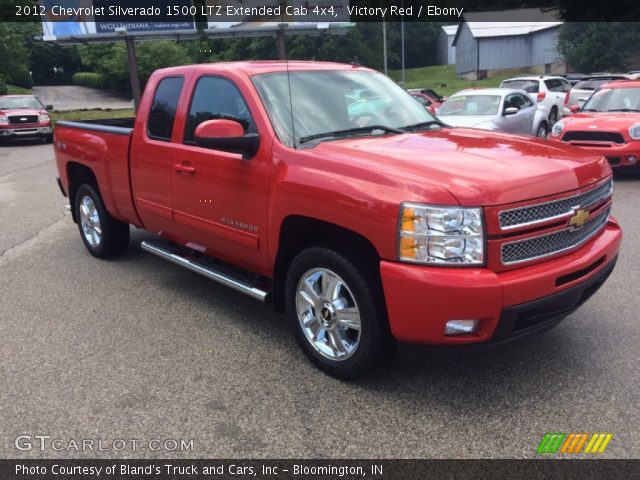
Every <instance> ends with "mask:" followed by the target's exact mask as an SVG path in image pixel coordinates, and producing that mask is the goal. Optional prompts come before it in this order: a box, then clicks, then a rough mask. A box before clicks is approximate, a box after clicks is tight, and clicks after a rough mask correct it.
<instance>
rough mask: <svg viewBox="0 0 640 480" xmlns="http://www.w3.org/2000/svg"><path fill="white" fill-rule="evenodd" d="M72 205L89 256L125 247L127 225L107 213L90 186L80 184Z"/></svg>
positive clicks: (112, 253)
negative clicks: (73, 205)
mask: <svg viewBox="0 0 640 480" xmlns="http://www.w3.org/2000/svg"><path fill="white" fill-rule="evenodd" d="M75 208H76V218H77V220H78V228H79V230H80V237H81V238H82V241H83V243H84V245H85V247H87V250H89V253H91V255H93V256H94V257H98V258H107V257H111V256H115V255H118V254H120V253H122V252H124V251H125V250H126V248H127V246H128V245H129V224H127V223H124V222H121V221H119V220H116V219H115V218H112V217H111V216H110V215H109V212H107V210H106V209H105V207H104V204H103V203H102V199H101V198H100V194H99V193H98V192H97V191H96V190H95V189H94V187H93V186H92V185H88V184H83V185H81V186H80V187H79V188H78V191H77V193H76V198H75Z"/></svg>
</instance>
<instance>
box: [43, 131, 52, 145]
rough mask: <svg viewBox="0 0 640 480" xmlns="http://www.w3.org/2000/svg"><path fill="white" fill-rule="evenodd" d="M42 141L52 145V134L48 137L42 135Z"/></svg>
mask: <svg viewBox="0 0 640 480" xmlns="http://www.w3.org/2000/svg"><path fill="white" fill-rule="evenodd" d="M42 139H43V140H44V143H53V133H50V134H49V135H44V136H43V137H42Z"/></svg>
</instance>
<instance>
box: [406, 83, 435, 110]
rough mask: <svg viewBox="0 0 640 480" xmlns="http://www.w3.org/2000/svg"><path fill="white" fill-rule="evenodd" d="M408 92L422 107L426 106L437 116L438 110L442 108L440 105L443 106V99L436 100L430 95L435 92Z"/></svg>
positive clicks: (411, 90)
mask: <svg viewBox="0 0 640 480" xmlns="http://www.w3.org/2000/svg"><path fill="white" fill-rule="evenodd" d="M407 91H408V92H409V93H410V94H411V96H412V97H413V98H415V99H416V100H417V101H418V102H419V103H420V104H421V105H424V107H425V108H426V109H427V110H429V112H431V113H433V114H435V113H436V110H437V109H438V108H440V105H442V102H443V100H441V99H442V97H439V98H436V97H434V96H432V95H431V94H430V93H428V92H433V90H428V89H423V88H410V89H409V90H407Z"/></svg>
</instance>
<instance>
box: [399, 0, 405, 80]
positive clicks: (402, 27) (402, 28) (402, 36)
mask: <svg viewBox="0 0 640 480" xmlns="http://www.w3.org/2000/svg"><path fill="white" fill-rule="evenodd" d="M402 4H403V5H404V2H402ZM400 42H401V43H402V86H403V87H404V85H405V81H406V78H405V73H404V20H401V21H400Z"/></svg>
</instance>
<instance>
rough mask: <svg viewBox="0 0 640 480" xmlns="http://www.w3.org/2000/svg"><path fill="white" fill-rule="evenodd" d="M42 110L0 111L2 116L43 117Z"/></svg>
mask: <svg viewBox="0 0 640 480" xmlns="http://www.w3.org/2000/svg"><path fill="white" fill-rule="evenodd" d="M42 114H43V111H42V110H35V109H33V108H13V109H4V110H3V109H0V115H6V116H14V115H16V116H17V115H42Z"/></svg>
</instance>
